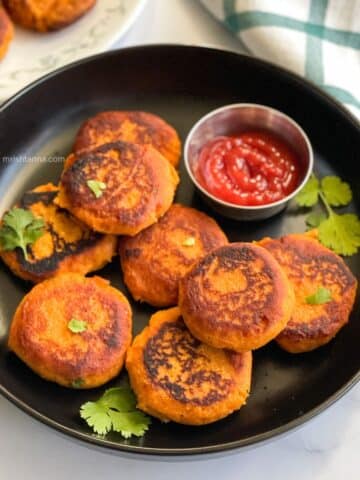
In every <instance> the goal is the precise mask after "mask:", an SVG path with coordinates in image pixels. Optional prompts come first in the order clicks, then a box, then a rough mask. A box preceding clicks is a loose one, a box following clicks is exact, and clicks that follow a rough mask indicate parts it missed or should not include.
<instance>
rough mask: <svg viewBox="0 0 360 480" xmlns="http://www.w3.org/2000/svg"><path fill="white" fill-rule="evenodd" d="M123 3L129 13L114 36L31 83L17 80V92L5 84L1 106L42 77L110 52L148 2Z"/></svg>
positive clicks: (40, 72) (60, 54) (46, 69)
mask: <svg viewBox="0 0 360 480" xmlns="http://www.w3.org/2000/svg"><path fill="white" fill-rule="evenodd" d="M123 1H125V2H126V1H127V2H128V5H127V7H128V11H127V12H125V15H124V14H123V13H121V15H119V18H121V22H120V23H119V25H120V28H117V29H113V30H112V35H107V36H105V35H103V37H102V38H101V40H100V41H99V44H97V45H95V46H93V47H92V48H90V49H89V52H88V55H86V56H82V54H81V51H80V54H79V53H76V52H75V54H73V56H72V57H70V58H69V59H68V60H65V61H61V60H60V62H59V63H60V65H59V66H58V67H56V68H55V69H52V68H51V67H50V68H49V67H44V68H43V69H39V70H38V71H37V73H36V74H35V78H34V79H33V80H31V81H30V83H29V82H27V81H26V80H23V81H21V80H15V90H14V88H12V87H11V86H10V84H5V85H4V86H2V87H1V86H0V105H1V103H4V102H6V101H7V100H8V99H10V98H12V97H13V96H14V95H15V94H16V93H18V92H19V91H21V90H23V89H24V88H25V87H26V86H28V85H31V84H33V83H35V82H36V81H37V80H40V79H41V78H42V77H44V76H46V75H48V74H50V73H52V72H55V71H57V70H60V69H61V68H63V67H66V66H68V65H71V64H72V63H75V62H77V61H79V60H82V59H85V58H89V57H90V56H94V55H99V54H101V53H104V52H106V51H109V49H111V47H112V45H114V44H115V43H116V42H118V41H119V40H120V39H121V38H123V37H125V35H127V33H128V32H129V30H130V28H131V27H132V26H133V25H134V24H135V22H136V21H137V19H138V18H139V16H140V14H141V13H142V11H143V10H144V8H145V6H146V4H147V1H148V0H123ZM81 18H82V17H81ZM74 25H75V26H76V22H75V23H74ZM119 25H118V26H119ZM70 26H71V25H70ZM17 28H20V29H21V30H23V28H22V27H21V26H17ZM65 30H66V29H65ZM33 33H34V32H33ZM35 33H36V32H35ZM55 34H56V32H55ZM64 51H65V50H61V51H59V52H58V53H57V55H56V57H57V58H60V59H61V58H62V57H63V56H64ZM8 54H9V55H12V52H11V51H9V52H8ZM44 58H45V57H44ZM40 63H41V58H38V59H37V65H39V64H40ZM0 67H1V65H0ZM21 71H22V70H21V69H20V70H18V71H17V70H9V71H8V72H7V73H6V76H7V78H8V77H9V76H10V75H11V74H14V72H18V73H20V72H21ZM23 72H28V73H29V74H28V76H29V75H30V76H31V72H30V71H29V69H25V70H23ZM9 94H10V96H9Z"/></svg>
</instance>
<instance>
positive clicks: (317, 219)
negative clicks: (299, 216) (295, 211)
mask: <svg viewBox="0 0 360 480" xmlns="http://www.w3.org/2000/svg"><path fill="white" fill-rule="evenodd" d="M325 219H326V215H325V213H317V212H311V213H309V215H308V216H307V217H306V219H305V222H306V225H307V226H308V227H311V228H316V227H318V226H319V225H320V223H321V222H323V221H324V220H325Z"/></svg>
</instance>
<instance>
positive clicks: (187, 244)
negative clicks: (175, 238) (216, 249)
mask: <svg viewBox="0 0 360 480" xmlns="http://www.w3.org/2000/svg"><path fill="white" fill-rule="evenodd" d="M195 243H196V240H195V238H194V237H187V238H185V240H184V241H183V243H182V244H183V246H184V247H193V246H194V245H195Z"/></svg>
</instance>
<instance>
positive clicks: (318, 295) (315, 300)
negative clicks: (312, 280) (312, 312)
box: [305, 287, 331, 305]
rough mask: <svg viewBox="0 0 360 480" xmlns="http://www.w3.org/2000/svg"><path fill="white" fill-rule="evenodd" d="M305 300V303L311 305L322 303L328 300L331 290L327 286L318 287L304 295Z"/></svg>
mask: <svg viewBox="0 0 360 480" xmlns="http://www.w3.org/2000/svg"><path fill="white" fill-rule="evenodd" d="M305 300H306V303H309V304H311V305H322V304H323V303H327V302H330V300H331V292H330V290H328V289H327V288H324V287H320V288H318V290H317V291H316V292H315V293H314V294H313V295H309V296H308V297H306V299H305Z"/></svg>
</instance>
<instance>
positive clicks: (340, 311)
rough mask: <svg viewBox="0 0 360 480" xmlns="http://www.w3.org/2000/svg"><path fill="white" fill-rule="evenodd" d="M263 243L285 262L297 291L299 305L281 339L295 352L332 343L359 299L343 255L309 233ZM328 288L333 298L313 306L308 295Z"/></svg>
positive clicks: (263, 241) (296, 297)
mask: <svg viewBox="0 0 360 480" xmlns="http://www.w3.org/2000/svg"><path fill="white" fill-rule="evenodd" d="M260 244H261V245H262V246H263V247H265V248H266V249H268V250H269V252H270V253H271V254H272V255H273V256H274V258H276V260H277V261H278V262H279V263H280V264H281V266H282V267H283V269H284V271H285V273H286V274H287V276H288V278H289V281H290V283H291V284H292V285H293V288H294V292H295V308H294V312H293V314H292V316H291V319H290V321H289V323H288V324H287V326H286V328H285V329H284V330H283V331H282V332H281V333H280V335H279V336H278V337H277V339H276V340H277V342H278V343H279V345H280V346H281V347H282V348H284V349H285V350H287V351H289V352H292V353H300V352H307V351H310V350H313V349H315V348H317V347H319V346H321V345H324V344H325V343H327V342H329V341H330V340H331V339H332V338H333V337H334V336H335V335H336V333H337V332H338V331H339V330H340V329H341V327H342V326H343V325H345V323H346V322H347V321H348V318H349V314H350V312H351V309H352V307H353V304H354V301H355V294H356V287H357V281H356V278H355V277H354V276H353V275H352V273H351V271H350V270H349V268H348V267H347V266H346V264H345V262H344V261H343V259H342V258H341V257H339V256H338V255H336V254H335V253H334V252H332V251H331V250H329V249H328V248H326V247H324V246H323V245H321V244H320V242H319V241H318V240H316V238H313V236H312V235H309V234H292V235H287V236H284V237H282V238H280V239H270V238H265V239H264V240H262V241H261V242H260ZM319 288H327V289H328V290H330V292H331V296H332V300H331V301H330V302H328V303H325V304H322V305H311V304H309V303H307V302H306V298H307V297H308V296H310V295H313V294H314V293H316V292H317V290H318V289H319Z"/></svg>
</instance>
